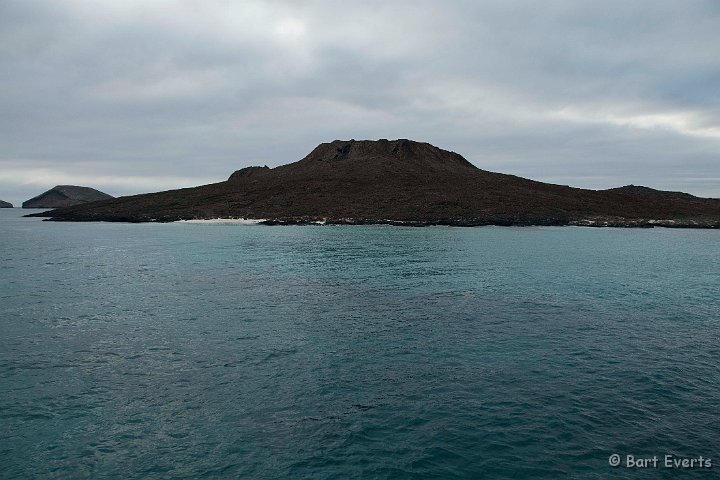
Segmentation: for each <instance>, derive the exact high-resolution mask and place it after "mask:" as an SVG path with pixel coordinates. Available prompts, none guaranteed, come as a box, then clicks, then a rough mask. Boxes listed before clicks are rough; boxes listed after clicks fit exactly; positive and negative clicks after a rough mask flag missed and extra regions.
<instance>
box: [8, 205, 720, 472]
mask: <svg viewBox="0 0 720 480" xmlns="http://www.w3.org/2000/svg"><path fill="white" fill-rule="evenodd" d="M21 213H22V212H21V211H19V210H11V211H7V210H6V211H0V255H1V257H0V305H1V308H0V312H1V313H0V465H1V467H2V469H1V472H0V477H2V478H171V477H172V478H252V479H265V478H268V479H270V478H313V479H324V478H337V479H352V478H378V479H384V478H489V479H511V478H512V479H521V478H578V479H600V478H602V479H604V478H676V477H678V476H681V477H682V478H717V476H716V475H717V472H718V469H720V413H719V412H720V368H719V366H720V335H718V333H719V331H720V231H700V230H669V229H652V230H622V229H583V228H495V227H486V228H467V229H463V228H442V227H437V228H434V227H433V228H398V227H347V226H346V227H331V226H315V227H264V226H227V225H197V224H164V225H155V224H149V225H128V224H83V223H79V224H63V223H51V222H41V221H38V220H36V219H21V218H19V217H20V214H21ZM613 453H617V454H620V455H622V456H623V464H624V463H625V455H628V454H630V455H635V456H636V457H652V456H654V455H657V456H659V457H662V456H664V455H666V454H669V455H674V456H676V457H679V458H697V457H699V456H700V455H702V456H703V457H705V458H708V457H709V458H711V459H712V461H713V465H715V466H714V467H713V468H712V469H706V468H695V469H684V470H682V471H678V470H677V469H667V468H661V465H658V468H654V469H652V468H651V469H642V470H631V469H628V468H626V467H625V466H624V465H623V466H621V467H619V468H612V467H610V466H609V464H608V458H609V456H610V455H611V454H613ZM661 461H662V459H661Z"/></svg>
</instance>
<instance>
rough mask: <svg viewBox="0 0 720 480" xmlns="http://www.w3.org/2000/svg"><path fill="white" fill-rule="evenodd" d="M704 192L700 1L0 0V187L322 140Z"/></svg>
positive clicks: (709, 100)
mask: <svg viewBox="0 0 720 480" xmlns="http://www.w3.org/2000/svg"><path fill="white" fill-rule="evenodd" d="M350 138H355V139H378V138H389V139H394V138H410V139H414V140H419V141H426V142H430V143H432V144H434V145H436V146H438V147H441V148H444V149H447V150H453V151H456V152H458V153H460V154H462V155H463V156H465V157H466V158H467V159H468V160H470V161H471V162H472V163H474V164H475V165H477V166H478V167H480V168H484V169H487V170H493V171H500V172H505V173H513V174H516V175H520V176H524V177H529V178H533V179H538V180H543V181H548V182H553V183H559V184H568V185H573V186H579V187H587V188H608V187H613V186H620V185H626V184H630V183H633V184H636V185H638V184H641V185H647V186H651V187H654V188H661V189H668V190H681V191H686V192H690V193H693V194H696V195H702V196H712V197H720V2H719V1H717V0H707V1H699V0H682V1H680V0H672V1H665V0H632V1H628V0H603V1H599V0H598V1H578V0H545V1H542V2H541V1H536V0H488V1H480V0H475V1H470V0H467V1H464V0H460V1H450V0H446V1H431V0H428V1H422V0H413V1H392V0H385V1H369V0H364V1H322V0H318V1H283V0H277V1H275V0H264V1H229V0H225V1H223V0H214V1H213V0H185V1H181V0H176V1H169V0H167V1H162V0H155V1H153V0H142V1H136V0H112V1H99V0H94V1H90V0H45V1H43V0H0V198H1V199H3V200H7V201H11V202H13V203H15V204H20V203H21V202H22V201H24V200H27V199H28V198H30V197H32V196H34V195H37V194H39V193H41V192H42V191H44V190H46V189H48V188H50V187H52V186H54V185H56V184H66V183H68V184H76V185H86V186H91V187H95V188H99V189H100V190H103V191H105V192H107V193H110V194H113V195H124V194H133V193H141V192H148V191H157V190H163V189H169V188H175V187H181V186H193V185H199V184H203V183H210V182H214V181H220V180H224V179H226V178H227V177H228V176H229V175H230V173H232V172H233V171H234V170H236V169H238V168H241V167H243V166H247V165H265V164H267V165H269V166H276V165H280V164H284V163H289V162H292V161H296V160H298V159H300V158H302V157H303V156H305V155H306V154H307V153H308V152H309V151H310V150H312V149H313V148H314V147H315V146H316V145H317V144H318V143H320V142H325V141H331V140H333V139H350Z"/></svg>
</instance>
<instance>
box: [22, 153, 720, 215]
mask: <svg viewBox="0 0 720 480" xmlns="http://www.w3.org/2000/svg"><path fill="white" fill-rule="evenodd" d="M34 216H45V217H49V218H48V219H49V220H52V221H109V222H172V221H177V220H197V219H227V218H237V219H240V218H243V219H257V220H259V221H262V222H263V223H266V224H270V225H286V224H390V225H410V226H426V225H453V226H480V225H507V226H511V225H517V226H531V225H579V226H592V227H601V226H608V227H654V226H664V227H693V228H718V227H720V199H708V198H699V197H695V196H693V195H690V194H687V193H680V192H666V191H660V190H654V189H651V188H647V187H642V186H634V185H628V186H624V187H620V188H612V189H608V190H588V189H581V188H573V187H569V186H566V185H554V184H548V183H543V182H538V181H533V180H528V179H525V178H521V177H517V176H514V175H507V174H502V173H495V172H490V171H486V170H482V169H480V168H478V167H476V166H474V165H473V164H472V163H470V162H469V161H467V160H466V159H465V158H463V157H462V156H461V155H459V154H457V153H454V152H450V151H446V150H442V149H440V148H437V147H435V146H432V145H430V144H428V143H421V142H415V141H411V140H406V139H400V140H377V141H370V140H361V141H356V140H336V141H333V142H329V143H322V144H320V145H319V146H317V147H316V148H315V149H314V150H313V151H312V152H310V154H308V155H307V156H306V157H305V158H303V159H301V160H299V161H297V162H294V163H290V164H286V165H282V166H278V167H275V168H268V167H247V168H243V169H241V170H238V171H236V172H235V173H233V174H232V175H231V176H230V178H229V179H228V180H226V181H223V182H219V183H214V184H210V185H203V186H199V187H194V188H183V189H178V190H170V191H165V192H158V193H148V194H141V195H133V196H127V197H120V198H117V199H107V200H101V201H97V202H93V203H91V204H85V205H76V206H70V207H65V208H60V209H57V210H53V211H50V212H43V213H41V214H35V215H34Z"/></svg>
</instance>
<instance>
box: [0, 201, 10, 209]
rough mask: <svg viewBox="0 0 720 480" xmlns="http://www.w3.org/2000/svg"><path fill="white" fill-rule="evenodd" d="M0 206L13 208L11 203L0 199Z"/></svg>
mask: <svg viewBox="0 0 720 480" xmlns="http://www.w3.org/2000/svg"><path fill="white" fill-rule="evenodd" d="M0 208H13V204H12V203H10V202H4V201H2V200H0Z"/></svg>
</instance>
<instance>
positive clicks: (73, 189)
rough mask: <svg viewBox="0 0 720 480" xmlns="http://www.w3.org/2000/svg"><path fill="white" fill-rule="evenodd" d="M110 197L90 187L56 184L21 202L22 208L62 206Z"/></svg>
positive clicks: (110, 197)
mask: <svg viewBox="0 0 720 480" xmlns="http://www.w3.org/2000/svg"><path fill="white" fill-rule="evenodd" d="M112 198H115V197H113V196H111V195H108V194H107V193H104V192H101V191H99V190H95V189H94V188H90V187H78V186H75V185H56V186H54V187H53V188H51V189H50V190H48V191H47V192H44V193H41V194H40V195H38V196H37V197H33V198H31V199H30V200H27V201H25V202H23V204H22V206H23V208H63V207H71V206H73V205H82V204H85V203H90V202H97V201H98V200H109V199H112Z"/></svg>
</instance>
